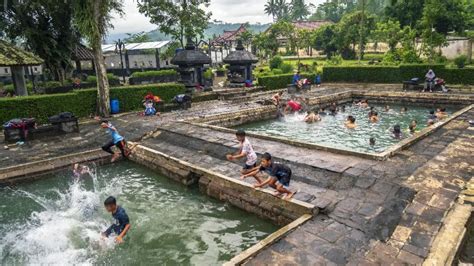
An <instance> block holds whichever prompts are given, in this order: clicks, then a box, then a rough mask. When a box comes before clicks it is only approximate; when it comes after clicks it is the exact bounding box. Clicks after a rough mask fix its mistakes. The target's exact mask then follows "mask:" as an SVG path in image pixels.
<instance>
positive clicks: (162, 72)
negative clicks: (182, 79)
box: [130, 69, 178, 78]
mask: <svg viewBox="0 0 474 266" xmlns="http://www.w3.org/2000/svg"><path fill="white" fill-rule="evenodd" d="M177 74H178V73H177V72H176V70H174V69H166V70H153V71H144V72H134V73H133V74H132V75H131V76H130V77H131V78H151V77H163V76H176V75H177Z"/></svg>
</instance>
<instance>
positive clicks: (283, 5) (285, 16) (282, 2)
mask: <svg viewBox="0 0 474 266" xmlns="http://www.w3.org/2000/svg"><path fill="white" fill-rule="evenodd" d="M275 6H276V13H277V20H289V18H290V5H288V3H287V2H286V0H275Z"/></svg>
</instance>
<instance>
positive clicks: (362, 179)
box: [355, 176, 377, 189]
mask: <svg viewBox="0 0 474 266" xmlns="http://www.w3.org/2000/svg"><path fill="white" fill-rule="evenodd" d="M375 180H377V179H376V178H375V177H369V176H359V177H358V178H357V181H356V183H355V186H357V187H360V188H364V189H366V188H369V187H370V186H372V185H373V184H374V183H375Z"/></svg>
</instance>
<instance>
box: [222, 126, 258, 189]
mask: <svg viewBox="0 0 474 266" xmlns="http://www.w3.org/2000/svg"><path fill="white" fill-rule="evenodd" d="M235 136H236V137H237V140H238V141H239V143H240V147H239V151H238V152H237V153H235V154H233V155H232V154H227V160H229V161H233V160H238V159H240V158H244V157H246V161H245V164H244V167H243V169H242V171H241V174H242V175H245V174H248V173H250V172H252V171H253V170H254V169H256V168H258V167H257V154H256V153H255V151H254V150H253V147H252V144H250V141H249V140H248V139H247V138H246V137H245V131H243V130H238V131H237V133H235ZM255 179H256V180H257V181H258V183H262V181H261V179H260V178H259V177H257V176H255Z"/></svg>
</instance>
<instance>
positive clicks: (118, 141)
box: [100, 120, 130, 162]
mask: <svg viewBox="0 0 474 266" xmlns="http://www.w3.org/2000/svg"><path fill="white" fill-rule="evenodd" d="M100 126H101V127H102V128H104V129H106V130H107V132H108V133H109V134H110V136H111V137H112V139H111V140H110V141H109V142H107V144H105V145H104V146H102V150H104V151H105V152H108V153H110V154H112V162H114V161H115V160H117V159H118V157H119V156H120V154H119V153H115V152H113V151H112V147H113V146H116V147H117V148H118V149H119V150H120V152H121V153H122V156H123V158H126V157H127V156H128V155H130V151H128V150H127V142H126V141H125V139H124V137H122V136H121V135H120V134H119V133H118V131H117V129H116V128H115V127H114V126H113V125H112V123H110V122H109V121H108V120H102V121H101V123H100Z"/></svg>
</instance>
